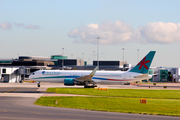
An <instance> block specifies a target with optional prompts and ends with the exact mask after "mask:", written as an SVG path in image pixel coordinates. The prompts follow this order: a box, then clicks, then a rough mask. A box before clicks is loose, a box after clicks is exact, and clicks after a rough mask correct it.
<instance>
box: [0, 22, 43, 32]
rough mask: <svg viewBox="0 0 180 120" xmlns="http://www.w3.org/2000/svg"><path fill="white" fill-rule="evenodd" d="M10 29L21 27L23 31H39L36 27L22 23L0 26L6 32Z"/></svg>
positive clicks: (2, 24)
mask: <svg viewBox="0 0 180 120" xmlns="http://www.w3.org/2000/svg"><path fill="white" fill-rule="evenodd" d="M12 27H22V28H25V29H40V28H39V27H38V26H37V25H24V24H23V23H12V24H11V23H9V22H3V23H1V24H0V28H2V29H4V30H6V29H11V28H12Z"/></svg>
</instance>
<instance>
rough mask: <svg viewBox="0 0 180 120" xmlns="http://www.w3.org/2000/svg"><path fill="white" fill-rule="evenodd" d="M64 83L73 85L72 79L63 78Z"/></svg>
mask: <svg viewBox="0 0 180 120" xmlns="http://www.w3.org/2000/svg"><path fill="white" fill-rule="evenodd" d="M64 85H69V86H74V85H75V84H74V79H64Z"/></svg>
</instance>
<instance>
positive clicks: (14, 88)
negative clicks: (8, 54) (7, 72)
mask: <svg viewBox="0 0 180 120" xmlns="http://www.w3.org/2000/svg"><path fill="white" fill-rule="evenodd" d="M19 88H20V87H17V88H14V89H12V90H9V91H7V92H4V93H9V92H11V91H14V90H16V89H19Z"/></svg>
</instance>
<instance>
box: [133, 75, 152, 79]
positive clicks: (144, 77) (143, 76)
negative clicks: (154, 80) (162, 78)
mask: <svg viewBox="0 0 180 120" xmlns="http://www.w3.org/2000/svg"><path fill="white" fill-rule="evenodd" d="M148 76H149V74H142V75H138V76H135V77H134V78H141V79H149V77H148Z"/></svg>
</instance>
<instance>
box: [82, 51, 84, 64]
mask: <svg viewBox="0 0 180 120" xmlns="http://www.w3.org/2000/svg"><path fill="white" fill-rule="evenodd" d="M83 55H84V53H82V61H83ZM81 64H82V63H81Z"/></svg>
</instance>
